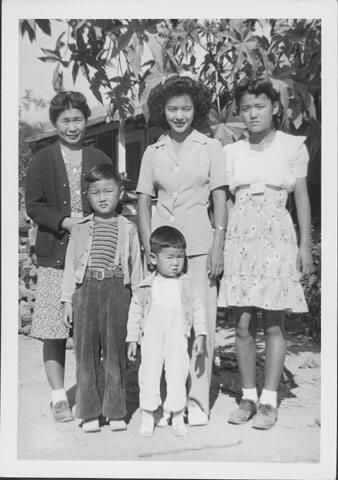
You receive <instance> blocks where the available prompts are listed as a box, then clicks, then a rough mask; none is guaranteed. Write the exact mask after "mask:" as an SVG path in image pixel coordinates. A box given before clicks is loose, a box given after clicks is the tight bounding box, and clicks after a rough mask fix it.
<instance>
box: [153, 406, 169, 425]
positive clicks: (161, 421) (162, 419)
mask: <svg viewBox="0 0 338 480" xmlns="http://www.w3.org/2000/svg"><path fill="white" fill-rule="evenodd" d="M169 421H170V413H169V412H164V411H163V410H161V411H160V412H159V415H158V417H157V418H156V419H155V424H156V427H161V428H163V427H167V426H168V425H169Z"/></svg>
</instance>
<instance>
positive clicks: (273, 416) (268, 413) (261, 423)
mask: <svg viewBox="0 0 338 480" xmlns="http://www.w3.org/2000/svg"><path fill="white" fill-rule="evenodd" d="M277 418H278V414H277V408H275V407H273V406H272V405H268V404H266V405H262V404H259V406H258V411H257V415H255V418H254V419H253V422H252V427H253V428H257V429H259V430H268V429H269V428H271V427H273V426H274V424H275V423H276V422H277Z"/></svg>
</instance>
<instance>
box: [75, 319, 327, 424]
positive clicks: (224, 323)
mask: <svg viewBox="0 0 338 480" xmlns="http://www.w3.org/2000/svg"><path fill="white" fill-rule="evenodd" d="M302 327H303V325H300V324H299V323H295V322H294V323H293V322H292V317H291V319H288V322H287V326H286V330H287V334H286V339H287V343H288V349H287V355H297V354H299V353H300V352H309V354H311V353H318V352H320V342H319V341H318V340H317V341H314V340H313V339H311V338H310V337H308V336H306V335H304V334H303V333H301V332H302ZM216 330H224V331H225V332H226V338H227V341H226V345H224V346H218V347H216V348H215V358H216V359H217V362H215V364H214V365H213V371H212V379H211V387H210V408H211V409H212V407H213V405H214V403H215V401H216V399H217V397H218V395H219V394H220V393H223V394H227V395H229V396H231V397H234V398H235V399H236V401H239V399H240V396H241V381H240V375H239V372H238V366H237V360H236V356H235V321H234V318H233V316H232V315H231V312H228V311H226V310H219V311H218V317H217V328H216ZM256 344H257V359H256V365H257V373H256V376H257V389H258V393H260V391H261V390H262V388H263V383H264V346H265V344H264V335H263V332H262V331H258V333H257V339H256ZM139 365H140V352H139V351H138V353H137V357H136V360H135V362H133V363H131V362H129V363H128V364H127V380H126V392H127V395H126V398H127V405H126V406H127V415H126V421H127V423H128V422H129V421H130V419H131V418H132V416H133V414H134V413H135V411H136V410H137V409H138V408H139V386H138V368H139ZM103 379H104V376H103V369H101V374H100V377H99V386H101V388H100V391H101V392H102V391H103V388H102V386H103V384H104V383H103V381H104V380H103ZM297 386H298V385H297V384H296V382H295V380H294V375H293V373H292V372H291V371H290V370H288V369H287V368H286V367H284V368H283V373H282V377H281V381H280V386H279V402H282V401H283V400H284V399H285V398H294V397H295V395H294V394H293V393H292V390H293V389H294V388H296V387H297ZM75 391H76V385H73V386H72V387H71V388H70V389H69V390H68V391H67V396H68V401H69V404H70V405H71V407H73V406H74V405H75ZM161 398H162V399H164V398H165V381H164V378H163V377H162V381H161Z"/></svg>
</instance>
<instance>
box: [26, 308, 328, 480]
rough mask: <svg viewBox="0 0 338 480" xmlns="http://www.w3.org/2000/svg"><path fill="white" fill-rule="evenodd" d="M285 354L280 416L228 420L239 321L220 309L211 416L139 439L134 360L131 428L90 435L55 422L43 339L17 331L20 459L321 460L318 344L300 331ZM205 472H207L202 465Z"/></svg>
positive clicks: (71, 366)
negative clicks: (179, 433)
mask: <svg viewBox="0 0 338 480" xmlns="http://www.w3.org/2000/svg"><path fill="white" fill-rule="evenodd" d="M287 343H288V353H287V357H286V362H285V368H284V371H283V377H282V380H281V385H280V401H281V403H280V408H279V420H278V422H277V424H276V425H275V427H274V428H273V429H271V430H269V431H259V430H255V429H253V428H251V422H249V423H248V424H246V425H242V426H235V425H230V424H228V423H227V417H228V414H229V412H230V411H231V410H232V409H233V408H234V407H235V406H236V396H238V393H239V392H240V384H239V375H238V371H237V365H236V360H235V354H234V328H233V325H231V324H230V325H229V322H227V321H226V320H225V317H224V316H222V312H220V315H219V319H218V327H217V331H216V349H215V366H214V373H213V378H212V385H211V405H212V408H211V416H210V422H209V424H208V425H207V426H204V427H193V428H190V430H189V432H188V435H187V436H186V437H185V438H181V439H180V438H176V437H175V436H174V435H173V434H172V432H171V429H170V427H167V428H162V429H160V428H157V429H156V430H155V434H154V436H153V438H140V437H139V436H138V428H139V423H140V412H139V409H138V387H137V372H136V367H135V366H134V367H131V368H130V369H129V374H128V393H127V395H128V405H127V406H128V417H129V424H128V430H127V431H126V432H117V433H112V432H111V431H110V430H109V427H108V426H103V427H102V429H101V432H98V433H92V434H85V433H84V432H83V431H82V429H81V428H79V426H78V421H77V420H75V421H74V422H69V423H66V424H58V423H55V422H54V420H53V418H52V416H51V413H50V409H49V401H50V398H49V397H50V394H49V390H48V386H47V382H46V379H45V374H44V370H43V364H42V345H41V343H40V342H39V341H38V340H34V339H32V338H30V337H28V336H25V335H20V336H19V390H18V392H19V401H18V408H19V412H18V414H19V417H18V458H19V459H20V460H42V459H44V460H143V461H157V460H161V461H171V460H174V461H201V460H207V461H222V462H305V463H311V462H319V460H320V448H319V446H320V416H319V415H320V348H319V343H318V342H314V341H312V340H311V339H309V338H308V337H305V336H303V335H301V334H297V332H296V331H293V332H292V333H289V334H288V336H287ZM257 344H258V357H257V369H258V370H257V381H258V384H259V386H261V384H262V378H263V364H264V358H263V345H264V344H263V338H262V336H261V335H260V336H258V339H257ZM74 379H75V361H74V351H73V350H71V349H70V350H68V351H67V365H66V389H67V394H68V396H69V400H70V402H71V404H72V405H74V393H75V381H74ZM201 474H202V472H201Z"/></svg>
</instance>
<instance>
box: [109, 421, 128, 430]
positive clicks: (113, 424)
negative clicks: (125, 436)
mask: <svg viewBox="0 0 338 480" xmlns="http://www.w3.org/2000/svg"><path fill="white" fill-rule="evenodd" d="M109 426H110V429H111V430H112V431H113V432H121V431H123V430H127V424H126V422H125V421H124V420H123V419H122V420H109Z"/></svg>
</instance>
